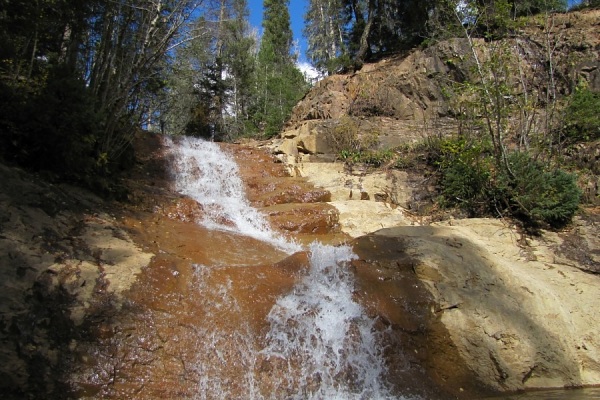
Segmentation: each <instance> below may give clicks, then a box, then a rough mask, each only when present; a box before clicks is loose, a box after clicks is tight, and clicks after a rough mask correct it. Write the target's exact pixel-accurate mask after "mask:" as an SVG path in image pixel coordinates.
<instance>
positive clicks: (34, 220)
mask: <svg viewBox="0 0 600 400" xmlns="http://www.w3.org/2000/svg"><path fill="white" fill-rule="evenodd" d="M0 174H1V176H2V179H0V285H1V289H0V340H1V341H2V343H3V345H2V346H1V347H0V349H1V350H0V351H1V354H0V360H2V363H0V393H4V394H10V393H19V391H20V390H26V389H27V390H31V389H32V384H31V383H28V382H31V379H32V377H35V379H37V380H38V382H44V383H38V385H40V387H39V390H40V391H41V392H50V391H52V390H55V388H53V387H52V386H53V385H54V384H55V382H56V381H57V380H58V374H60V373H61V372H60V365H59V363H60V361H59V360H60V359H61V357H60V356H59V353H60V352H67V351H68V350H67V349H68V348H69V346H73V345H74V342H70V338H72V337H73V335H72V334H73V330H74V329H75V328H76V327H78V326H79V325H81V324H82V323H83V322H84V320H85V318H86V317H87V316H89V312H90V308H93V307H94V304H95V303H97V302H98V299H99V297H103V298H109V299H110V302H111V304H112V305H113V306H114V307H116V308H119V307H120V303H121V301H122V293H123V292H124V291H126V290H127V289H129V288H130V287H131V285H132V284H133V282H134V281H135V279H136V276H137V274H139V272H140V271H141V269H142V268H144V267H145V266H147V265H148V263H149V262H150V259H151V258H152V257H153V254H151V253H149V252H145V251H143V250H141V249H140V248H139V247H138V246H136V245H135V244H134V242H133V241H132V239H131V238H130V237H129V235H128V234H127V233H126V232H125V231H124V230H123V229H121V228H119V227H118V226H119V224H118V223H117V221H116V220H115V218H114V217H112V216H110V215H108V214H106V213H103V212H101V211H100V210H101V209H102V201H101V200H100V199H99V198H97V197H95V196H94V195H92V194H90V193H88V192H86V191H83V190H81V189H77V188H74V187H71V186H68V185H52V184H49V183H46V182H45V181H44V180H42V179H38V178H36V177H35V176H33V175H30V174H26V173H25V172H23V171H21V170H19V169H17V168H10V167H6V166H4V165H0ZM44 384H45V385H46V387H45V388H43V386H44ZM15 391H16V392H15Z"/></svg>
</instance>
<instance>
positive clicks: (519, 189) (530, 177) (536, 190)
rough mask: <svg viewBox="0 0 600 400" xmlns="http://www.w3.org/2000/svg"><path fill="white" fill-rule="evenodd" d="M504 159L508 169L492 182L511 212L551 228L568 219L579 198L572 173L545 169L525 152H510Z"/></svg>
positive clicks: (578, 191) (557, 226) (562, 224)
mask: <svg viewBox="0 0 600 400" xmlns="http://www.w3.org/2000/svg"><path fill="white" fill-rule="evenodd" d="M507 161H508V165H509V168H510V172H508V171H506V170H502V171H501V172H500V173H499V174H498V177H497V181H496V183H495V185H496V186H497V187H498V189H499V190H501V191H502V192H503V193H505V195H506V202H507V205H508V207H509V209H510V211H511V212H512V214H513V215H515V216H517V217H519V218H521V219H523V220H525V222H528V223H531V224H534V225H536V224H539V223H545V224H547V225H549V226H551V227H553V228H560V227H562V226H564V225H566V224H568V223H569V222H570V221H571V219H572V218H573V216H574V215H575V212H577V209H578V207H579V201H580V199H581V191H580V190H579V187H578V186H577V180H576V177H575V175H573V174H569V173H567V172H565V171H563V170H561V169H558V168H548V167H546V166H545V165H544V164H543V163H541V162H539V161H537V160H535V159H533V158H532V157H531V156H530V155H529V154H527V153H519V152H514V153H510V154H509V155H508V160H507Z"/></svg>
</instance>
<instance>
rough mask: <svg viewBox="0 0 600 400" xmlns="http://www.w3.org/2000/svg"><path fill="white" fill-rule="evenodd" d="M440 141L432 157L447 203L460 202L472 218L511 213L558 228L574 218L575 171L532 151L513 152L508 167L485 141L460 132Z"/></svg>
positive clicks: (577, 198)
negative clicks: (498, 163)
mask: <svg viewBox="0 0 600 400" xmlns="http://www.w3.org/2000/svg"><path fill="white" fill-rule="evenodd" d="M436 144H437V146H435V147H433V146H431V147H430V151H434V154H435V156H434V157H432V158H431V162H432V163H433V164H434V165H436V166H437V167H438V168H439V169H440V172H441V197H440V199H439V201H440V204H441V205H442V206H443V207H459V208H461V209H463V210H464V211H466V212H467V213H468V214H469V215H470V216H472V217H473V216H485V215H490V214H491V215H512V216H514V217H516V218H519V219H521V220H522V221H523V222H525V223H526V224H528V225H530V226H538V225H540V224H545V225H547V226H551V227H553V228H560V227H562V226H564V225H565V224H567V223H569V222H570V221H571V219H572V218H573V215H575V212H576V211H577V209H578V207H579V201H580V198H581V191H580V190H579V188H578V186H577V182H576V178H575V176H574V175H572V174H569V173H567V172H565V171H563V170H560V169H549V168H547V167H546V165H545V164H543V163H541V162H539V161H537V160H535V159H534V158H532V157H531V156H530V155H529V154H528V153H524V152H512V153H508V154H507V160H506V165H507V168H498V167H497V166H496V160H495V158H494V157H493V156H492V154H491V153H490V150H489V146H487V145H485V144H484V145H481V144H476V143H472V142H469V141H466V140H465V139H464V138H460V137H459V138H451V139H442V140H439V141H438V142H436Z"/></svg>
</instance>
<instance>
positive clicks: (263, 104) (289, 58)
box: [251, 0, 308, 137]
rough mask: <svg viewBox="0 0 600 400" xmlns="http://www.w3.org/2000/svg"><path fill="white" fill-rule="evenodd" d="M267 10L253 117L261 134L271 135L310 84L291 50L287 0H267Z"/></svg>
mask: <svg viewBox="0 0 600 400" xmlns="http://www.w3.org/2000/svg"><path fill="white" fill-rule="evenodd" d="M264 9H265V12H264V17H263V29H264V32H263V36H262V39H261V44H260V50H259V52H258V59H257V67H256V71H255V90H256V95H255V102H254V104H253V107H252V110H251V113H252V115H251V119H252V121H253V124H254V128H255V129H256V130H257V131H258V132H259V133H261V134H262V135H263V136H266V137H271V136H274V135H276V134H277V133H278V132H279V130H280V129H281V127H282V126H283V124H284V123H285V120H286V119H287V118H288V117H289V115H290V113H291V110H292V107H294V105H295V104H296V102H298V100H300V98H301V97H302V96H303V95H304V93H305V91H306V90H307V88H308V86H307V83H306V81H305V79H304V76H303V75H302V73H301V72H300V70H298V68H297V67H296V66H295V62H296V57H295V56H294V55H292V53H291V47H292V40H293V35H292V29H291V27H290V14H289V11H288V7H287V0H265V2H264Z"/></svg>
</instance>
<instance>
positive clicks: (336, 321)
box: [261, 242, 394, 399]
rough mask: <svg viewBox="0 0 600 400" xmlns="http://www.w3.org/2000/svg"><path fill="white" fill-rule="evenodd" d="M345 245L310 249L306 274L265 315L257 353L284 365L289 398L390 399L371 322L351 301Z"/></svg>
mask: <svg viewBox="0 0 600 400" xmlns="http://www.w3.org/2000/svg"><path fill="white" fill-rule="evenodd" d="M353 258H356V256H355V255H354V254H353V253H352V249H351V248H350V247H348V246H341V247H333V246H326V245H322V244H320V243H316V242H315V243H313V244H312V245H311V246H310V266H311V267H310V270H309V273H308V275H307V276H305V277H304V279H303V280H302V282H300V283H299V284H297V285H296V286H295V288H294V290H293V292H292V293H290V294H288V295H287V296H284V297H282V298H280V299H279V300H278V301H277V303H276V304H275V306H274V307H273V308H272V309H271V312H270V313H269V322H270V325H271V329H270V331H269V333H268V334H267V337H266V339H267V346H266V347H265V348H264V349H263V350H262V351H261V353H262V354H263V355H265V356H267V357H268V358H276V359H277V358H278V359H282V360H285V364H287V368H288V371H287V373H286V374H285V376H286V378H285V380H284V381H283V382H280V385H283V386H287V387H288V393H290V394H291V397H290V398H293V399H391V398H394V397H393V396H392V395H391V394H390V393H389V391H388V389H387V388H386V385H385V384H384V382H383V375H384V373H385V365H384V363H383V358H382V355H381V351H380V349H381V346H380V344H379V343H378V334H377V332H376V330H375V327H374V322H375V321H374V320H373V319H370V318H368V317H367V316H366V315H365V312H364V309H363V308H362V306H361V305H360V304H358V303H357V302H356V301H354V299H353V297H352V294H353V291H354V279H353V277H352V275H350V274H349V272H348V269H347V266H348V263H349V262H350V261H351V260H352V259H353Z"/></svg>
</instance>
